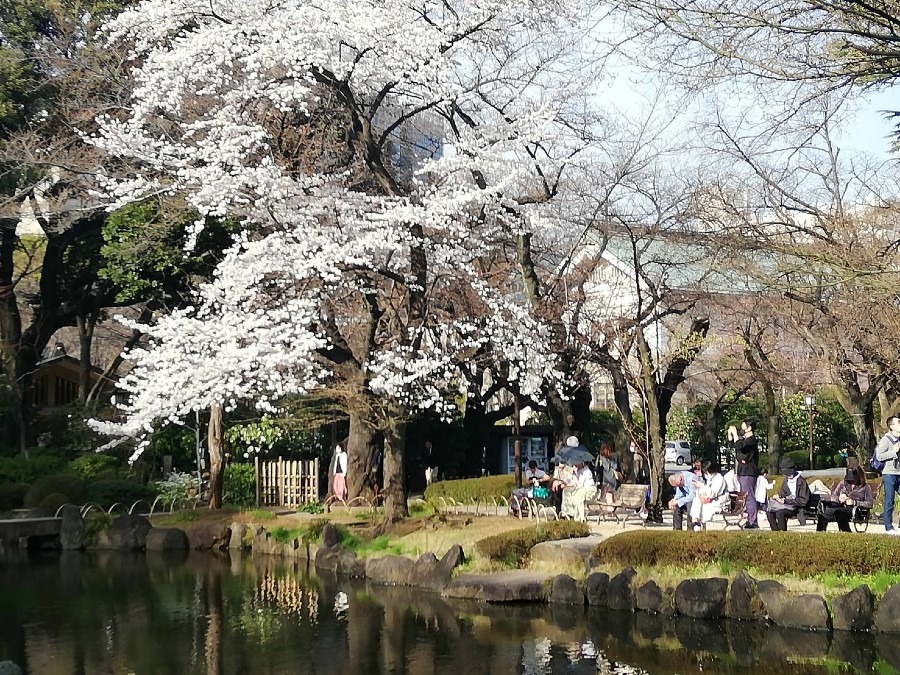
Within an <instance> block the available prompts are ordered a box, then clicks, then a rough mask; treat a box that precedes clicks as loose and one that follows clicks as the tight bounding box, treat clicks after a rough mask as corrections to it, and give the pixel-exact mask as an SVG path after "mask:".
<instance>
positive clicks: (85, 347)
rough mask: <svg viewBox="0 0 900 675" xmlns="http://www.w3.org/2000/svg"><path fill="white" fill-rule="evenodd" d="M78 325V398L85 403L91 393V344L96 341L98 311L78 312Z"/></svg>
mask: <svg viewBox="0 0 900 675" xmlns="http://www.w3.org/2000/svg"><path fill="white" fill-rule="evenodd" d="M75 323H76V325H77V326H78V348H79V367H78V400H79V401H80V402H81V403H82V404H85V403H87V402H88V398H89V396H90V393H91V369H92V364H91V345H92V343H93V341H94V327H95V326H96V325H97V313H96V312H88V313H87V315H84V314H78V315H77V316H76V317H75Z"/></svg>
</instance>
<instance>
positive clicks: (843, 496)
mask: <svg viewBox="0 0 900 675" xmlns="http://www.w3.org/2000/svg"><path fill="white" fill-rule="evenodd" d="M873 501H874V500H873V499H872V488H871V487H870V486H869V485H867V484H866V474H865V472H864V471H863V470H862V469H860V468H859V465H858V464H857V466H855V467H847V473H846V474H845V475H844V480H842V481H841V482H840V483H838V484H837V485H836V486H835V487H834V490H832V491H831V501H827V502H819V511H818V515H817V517H816V530H817V531H818V532H824V531H825V529H826V528H827V527H828V523H830V522H831V521H832V520H833V521H834V522H836V523H837V524H838V529H839V530H840V531H841V532H849V531H850V519H851V517H852V516H853V507H854V506H858V507H859V508H862V509H871V508H872V503H873Z"/></svg>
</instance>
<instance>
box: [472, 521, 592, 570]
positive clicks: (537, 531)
mask: <svg viewBox="0 0 900 675" xmlns="http://www.w3.org/2000/svg"><path fill="white" fill-rule="evenodd" d="M588 534H590V528H588V525H587V523H578V522H575V521H572V520H557V521H553V522H551V523H543V524H541V525H538V526H536V527H526V528H524V529H521V530H512V531H511V532H504V533H503V534H495V535H494V536H492V537H486V538H484V539H480V540H479V541H476V542H475V548H476V549H477V550H478V552H479V553H481V555H483V556H485V557H486V558H488V559H490V560H493V561H494V562H498V563H501V564H504V565H509V566H511V567H521V566H522V565H524V564H525V563H526V562H527V560H528V554H529V553H530V552H531V548H532V547H533V546H535V545H537V544H540V543H541V542H543V541H554V540H556V539H571V538H572V537H586V536H587V535H588Z"/></svg>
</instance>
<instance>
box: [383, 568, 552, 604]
mask: <svg viewBox="0 0 900 675" xmlns="http://www.w3.org/2000/svg"><path fill="white" fill-rule="evenodd" d="M366 571H367V572H368V568H366ZM549 581H550V576H549V575H548V574H546V573H542V572H533V571H530V570H511V571H509V572H498V573H496V574H461V575H459V576H458V577H456V578H455V579H454V580H453V581H451V582H450V583H449V584H447V587H446V588H445V589H444V591H443V593H442V595H443V596H444V597H445V598H466V599H473V600H483V601H484V602H543V601H545V600H546V599H547V588H548V586H549Z"/></svg>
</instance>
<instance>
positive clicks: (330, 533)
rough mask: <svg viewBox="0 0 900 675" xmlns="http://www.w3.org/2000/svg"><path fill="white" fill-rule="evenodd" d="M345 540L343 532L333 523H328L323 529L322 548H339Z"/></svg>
mask: <svg viewBox="0 0 900 675" xmlns="http://www.w3.org/2000/svg"><path fill="white" fill-rule="evenodd" d="M343 539H344V537H343V535H342V534H341V531H340V530H338V529H337V528H336V527H335V526H334V525H332V524H331V523H326V524H325V527H323V528H322V548H331V547H332V546H337V545H338V544H340V543H341V541H343Z"/></svg>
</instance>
